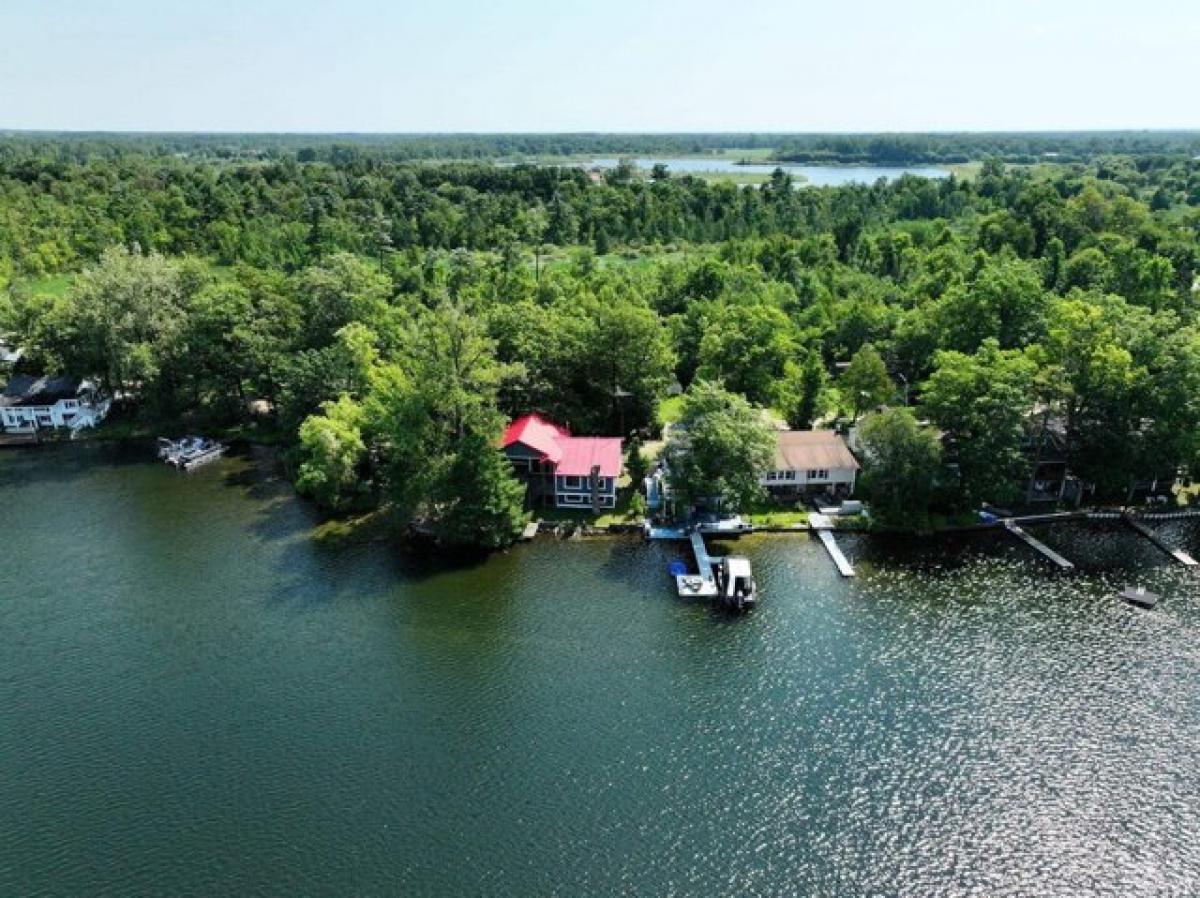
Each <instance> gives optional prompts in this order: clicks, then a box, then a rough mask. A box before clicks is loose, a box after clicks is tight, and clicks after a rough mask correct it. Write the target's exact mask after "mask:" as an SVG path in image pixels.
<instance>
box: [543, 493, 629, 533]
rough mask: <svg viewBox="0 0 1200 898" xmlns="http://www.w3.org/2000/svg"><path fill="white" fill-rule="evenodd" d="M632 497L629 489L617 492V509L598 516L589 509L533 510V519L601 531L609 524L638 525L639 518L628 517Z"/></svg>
mask: <svg viewBox="0 0 1200 898" xmlns="http://www.w3.org/2000/svg"><path fill="white" fill-rule="evenodd" d="M632 496H633V491H632V490H631V489H618V490H617V507H616V508H613V509H611V510H608V511H603V512H601V513H600V514H594V513H593V512H592V511H591V510H590V509H584V508H553V507H549V508H535V509H534V510H533V518H534V520H535V521H547V522H550V523H558V524H578V525H584V524H586V525H588V526H589V527H599V528H601V529H603V528H605V527H607V526H608V525H609V524H637V523H640V519H639V518H632V517H630V516H629V500H630V498H631V497H632Z"/></svg>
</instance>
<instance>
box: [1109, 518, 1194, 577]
mask: <svg viewBox="0 0 1200 898" xmlns="http://www.w3.org/2000/svg"><path fill="white" fill-rule="evenodd" d="M1121 517H1122V519H1123V520H1124V521H1125V523H1126V524H1128V525H1129V526H1130V527H1132V528H1133V529H1134V530H1136V531H1137V532H1138V533H1140V534H1141V535H1142V536H1144V537H1146V539H1148V540H1150V542H1152V543H1154V545H1156V546H1158V547H1159V548H1160V549H1162V550H1163V551H1164V552H1166V553H1167V554H1168V555H1170V556H1171V557H1172V558H1174V559H1175V560H1176V561H1178V562H1179V563H1180V564H1183V565H1187V566H1188V567H1195V566H1196V559H1195V558H1193V557H1192V556H1191V555H1189V554H1188V553H1187V552H1185V551H1183V550H1182V549H1174V548H1172V547H1171V546H1170V545H1168V544H1167V542H1166V541H1165V540H1164V539H1163V538H1162V537H1161V536H1159V535H1158V534H1157V533H1155V532H1154V531H1153V530H1151V529H1150V528H1149V527H1147V526H1146V525H1145V524H1143V523H1142V522H1141V521H1139V520H1137V519H1136V518H1134V516H1133V515H1131V514H1128V513H1127V514H1123V515H1121Z"/></svg>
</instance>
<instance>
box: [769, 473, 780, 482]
mask: <svg viewBox="0 0 1200 898" xmlns="http://www.w3.org/2000/svg"><path fill="white" fill-rule="evenodd" d="M778 479H779V473H778V472H777V471H770V472H768V474H767V480H778Z"/></svg>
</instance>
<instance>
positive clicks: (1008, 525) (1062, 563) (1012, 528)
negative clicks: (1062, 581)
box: [1004, 518, 1075, 571]
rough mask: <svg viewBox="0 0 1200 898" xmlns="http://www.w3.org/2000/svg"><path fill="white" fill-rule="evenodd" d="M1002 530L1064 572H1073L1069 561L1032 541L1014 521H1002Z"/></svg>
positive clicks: (1041, 544) (1037, 541)
mask: <svg viewBox="0 0 1200 898" xmlns="http://www.w3.org/2000/svg"><path fill="white" fill-rule="evenodd" d="M1004 529H1005V530H1007V531H1008V532H1009V533H1011V534H1012V535H1013V536H1016V537H1017V538H1019V539H1021V540H1023V541H1024V542H1025V543H1026V544H1027V545H1029V546H1030V547H1031V548H1033V549H1034V550H1036V551H1037V552H1040V553H1041V554H1042V555H1044V556H1045V557H1046V558H1049V559H1050V560H1051V561H1053V562H1054V563H1055V564H1056V565H1058V566H1059V567H1060V568H1062V569H1063V570H1064V571H1073V570H1075V565H1074V564H1072V563H1071V562H1070V561H1067V559H1065V558H1063V557H1062V556H1061V555H1059V554H1058V553H1057V552H1055V551H1054V550H1053V549H1051V548H1050V547H1049V546H1047V545H1046V544H1045V543H1043V542H1042V541H1041V540H1037V539H1034V538H1033V537H1032V536H1030V535H1029V534H1028V533H1026V532H1025V531H1024V530H1022V529H1021V526H1020V525H1019V524H1017V523H1016V521H1014V520H1012V519H1011V518H1009V519H1007V520H1005V521H1004Z"/></svg>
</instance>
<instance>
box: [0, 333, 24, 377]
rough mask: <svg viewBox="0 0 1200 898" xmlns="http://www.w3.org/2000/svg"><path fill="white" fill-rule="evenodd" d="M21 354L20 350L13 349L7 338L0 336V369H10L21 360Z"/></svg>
mask: <svg viewBox="0 0 1200 898" xmlns="http://www.w3.org/2000/svg"><path fill="white" fill-rule="evenodd" d="M21 355H22V353H21V350H19V349H14V348H13V347H12V346H10V345H9V343H8V340H7V339H5V338H4V337H0V371H7V370H10V369H11V368H12V367H13V366H14V365H16V364H17V362H19V361H21Z"/></svg>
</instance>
